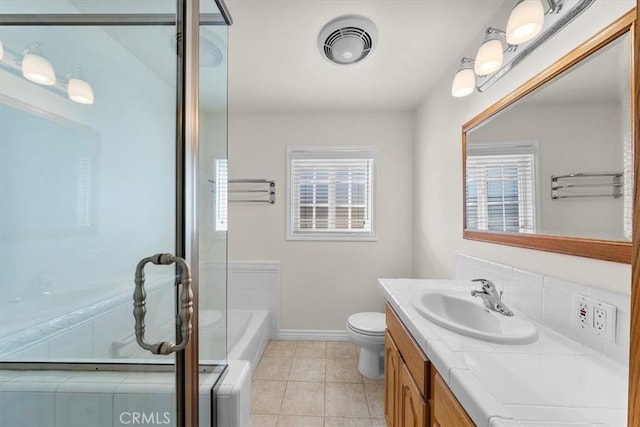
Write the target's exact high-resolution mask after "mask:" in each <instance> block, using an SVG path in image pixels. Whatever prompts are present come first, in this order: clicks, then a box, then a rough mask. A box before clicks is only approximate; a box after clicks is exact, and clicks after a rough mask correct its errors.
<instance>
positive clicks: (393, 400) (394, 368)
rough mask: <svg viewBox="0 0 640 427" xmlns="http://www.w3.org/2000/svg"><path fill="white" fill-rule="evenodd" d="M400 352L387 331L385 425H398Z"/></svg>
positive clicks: (385, 347) (385, 342)
mask: <svg viewBox="0 0 640 427" xmlns="http://www.w3.org/2000/svg"><path fill="white" fill-rule="evenodd" d="M400 363H402V362H401V359H400V353H399V352H398V348H397V347H396V343H395V342H393V339H392V338H391V334H389V332H388V331H387V332H386V333H385V339H384V417H385V419H386V420H387V426H389V427H399V426H400V424H399V423H398V409H397V408H398V395H399V386H400V378H399V377H400Z"/></svg>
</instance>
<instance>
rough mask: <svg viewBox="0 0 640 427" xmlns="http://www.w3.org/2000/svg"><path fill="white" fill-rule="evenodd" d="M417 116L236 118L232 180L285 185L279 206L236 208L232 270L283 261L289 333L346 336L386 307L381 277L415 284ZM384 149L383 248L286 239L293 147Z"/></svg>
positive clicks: (283, 313) (379, 209)
mask: <svg viewBox="0 0 640 427" xmlns="http://www.w3.org/2000/svg"><path fill="white" fill-rule="evenodd" d="M412 130H413V124H412V117H411V114H410V113H384V114H382V113H376V114H366V113H362V114H265V115H231V116H230V119H229V169H230V178H232V179H234V178H235V179H239V178H266V179H273V180H275V181H276V203H275V205H266V204H265V205H262V204H251V205H246V204H244V205H243V204H232V205H231V206H230V210H229V218H230V220H229V259H230V260H231V261H280V265H281V276H280V277H281V279H280V280H281V282H280V328H281V329H296V330H344V323H345V321H346V319H347V317H348V316H349V314H351V313H354V312H357V311H365V310H376V311H382V310H383V308H384V304H383V298H382V296H381V295H380V293H379V292H378V288H377V282H376V279H377V278H378V277H407V276H410V275H411V259H412V257H411V241H412V229H411V224H412V199H411V197H412V167H411V165H412V161H411V156H412V140H413V139H412V138H413V135H412ZM302 144H310V145H360V144H361V145H375V146H377V147H378V156H379V157H378V158H379V161H378V177H377V189H376V214H377V227H378V229H377V231H378V241H376V242H313V241H287V240H285V204H286V201H285V188H286V180H285V174H286V147H287V145H302Z"/></svg>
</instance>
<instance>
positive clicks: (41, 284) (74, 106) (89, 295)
mask: <svg viewBox="0 0 640 427" xmlns="http://www.w3.org/2000/svg"><path fill="white" fill-rule="evenodd" d="M180 3H181V2H178V1H176V0H163V1H136V2H132V1H112V0H109V1H87V0H82V1H80V0H68V1H62V0H46V1H44V0H42V1H23V0H21V1H12V0H2V1H0V43H1V44H2V49H1V50H0V425H12V426H13V425H16V426H31V425H38V426H49V425H51V426H54V425H60V426H63V425H64V426H67V425H95V426H103V425H104V426H112V425H127V424H131V423H132V422H134V420H133V418H131V417H133V416H135V415H133V414H136V413H139V414H140V415H139V416H143V415H144V414H146V415H145V416H146V420H147V421H149V420H151V419H152V420H153V421H154V422H155V423H157V424H164V425H175V424H176V422H177V416H176V413H175V411H174V408H175V406H176V392H175V386H174V385H173V384H174V376H175V375H174V371H175V366H176V365H175V364H176V357H175V355H173V354H172V355H168V356H157V355H152V354H150V353H149V352H146V351H144V350H142V349H141V348H140V347H139V346H138V344H137V343H136V339H135V335H134V318H133V315H132V311H133V304H132V293H133V289H134V281H133V279H134V271H135V267H136V264H137V263H138V261H139V260H140V259H142V258H144V257H148V256H150V255H153V254H156V253H163V252H166V253H173V254H178V252H179V251H180V248H184V247H185V246H186V245H187V243H186V242H185V240H186V239H187V237H186V236H185V234H186V233H184V232H183V231H181V229H182V227H183V226H184V224H183V221H184V217H185V216H187V215H189V213H188V212H181V211H180V206H182V204H181V200H180V199H181V197H180V195H181V187H182V186H183V176H188V175H189V174H195V173H197V177H198V179H197V182H196V184H195V185H196V187H197V189H198V194H197V198H198V199H199V200H197V201H196V202H195V203H194V204H193V205H195V206H198V212H197V215H195V217H196V218H197V222H196V224H198V228H199V229H200V231H199V234H200V238H199V240H198V242H199V244H198V246H199V249H200V253H199V257H198V256H197V254H196V255H195V259H199V262H198V263H196V265H193V264H192V265H191V269H192V271H193V273H194V277H196V278H198V277H199V283H198V287H199V292H197V293H196V298H199V308H200V311H199V332H200V334H201V335H202V339H201V341H200V345H199V350H200V352H199V354H200V366H201V371H202V372H203V373H202V374H200V399H198V400H199V401H200V402H203V403H209V404H210V403H211V396H210V393H211V389H212V388H213V385H214V384H216V382H217V381H218V380H219V379H220V373H221V372H222V371H223V368H224V366H225V364H226V278H227V273H226V261H227V260H226V254H227V252H226V227H225V228H224V229H222V228H220V227H216V223H215V220H216V218H217V216H216V213H217V212H222V209H223V208H224V209H226V199H225V197H226V194H219V193H215V192H214V190H215V188H216V187H215V185H214V184H213V183H212V181H215V179H216V176H217V175H216V174H219V173H220V171H219V170H218V169H217V166H218V165H220V164H222V163H224V164H225V166H226V154H227V141H226V132H227V130H226V126H227V120H226V114H227V112H226V102H227V92H226V87H227V68H226V66H227V65H226V64H227V62H226V61H227V58H226V57H227V48H226V46H227V31H226V27H225V26H220V24H224V23H225V19H224V17H223V16H222V15H221V13H220V11H219V10H218V7H217V5H216V3H215V2H214V1H213V0H211V1H203V7H202V12H203V13H206V14H207V15H206V17H203V20H202V22H203V24H202V28H201V30H200V32H201V37H200V50H201V54H200V58H199V61H200V63H201V64H200V80H201V85H200V87H201V90H200V113H199V117H200V129H199V132H200V146H199V150H198V149H196V150H195V151H194V153H193V155H194V156H196V157H197V158H196V159H195V163H196V164H199V165H200V170H199V171H196V170H195V169H190V168H189V166H188V165H189V162H188V161H185V165H186V166H185V170H184V174H183V171H182V166H181V161H182V152H181V150H180V144H179V143H178V142H177V135H180V134H181V133H182V132H184V129H181V128H180V126H185V120H184V117H183V116H182V114H184V111H183V108H182V106H181V100H180V96H181V90H180V88H181V85H182V84H183V80H182V79H183V78H184V76H183V75H181V73H180V72H179V65H180V58H179V56H178V55H177V51H178V48H177V45H178V43H179V41H180V38H181V37H180V36H178V33H179V30H178V28H179V27H178V24H177V21H178V19H177V12H178V9H177V7H178V5H180ZM71 15H73V16H71ZM69 16H71V19H72V24H69V22H65V20H66V19H67V18H68V17H69ZM16 17H20V18H21V19H25V18H29V17H31V18H32V19H31V20H30V21H27V20H25V22H23V23H22V24H20V25H18V24H16V22H15V21H12V19H16ZM85 17H86V20H85V21H83V18H85ZM194 59H195V58H194ZM197 68H198V67H196V69H197ZM196 148H197V147H196ZM186 160H188V159H186ZM225 172H226V169H225ZM187 206H192V205H191V204H189V203H187ZM218 217H219V216H218ZM225 220H226V216H225ZM193 237H194V234H191V238H193ZM197 237H198V234H197V232H196V234H195V238H197ZM145 273H146V290H147V303H146V309H147V314H146V319H145V323H146V341H148V342H156V341H173V342H175V341H176V339H175V314H176V312H175V307H174V304H175V302H174V301H175V298H176V289H175V286H174V282H175V267H174V266H153V265H148V266H147V267H146V268H145ZM192 339H193V340H198V334H197V333H194V334H193V335H192ZM196 348H197V347H196ZM27 362H28V363H27ZM52 371H55V372H52ZM102 371H107V372H102ZM30 378H31V379H30ZM9 383H11V384H9ZM203 385H204V386H205V387H204V388H203ZM206 386H208V387H209V388H208V389H207V388H206ZM207 390H209V391H207ZM34 396H37V397H34ZM178 400H179V399H178ZM205 406H206V405H205ZM207 411H209V412H207ZM78 414H84V415H83V416H81V417H80V418H78ZM149 417H151V418H149ZM200 421H201V425H208V423H210V422H211V421H212V420H211V412H210V408H206V407H205V410H204V411H203V410H202V408H201V411H200Z"/></svg>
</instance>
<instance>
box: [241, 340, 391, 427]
mask: <svg viewBox="0 0 640 427" xmlns="http://www.w3.org/2000/svg"><path fill="white" fill-rule="evenodd" d="M251 412H252V416H253V425H254V427H263V426H269V427H289V426H295V427H315V426H319V427H323V426H324V427H329V426H349V427H351V426H353V427H360V426H367V427H383V426H386V423H385V420H384V385H383V382H382V380H370V379H368V378H366V377H363V376H362V375H360V372H358V353H357V347H356V346H355V345H354V344H353V343H351V342H346V341H339V342H338V341H336V342H333V341H270V342H269V345H268V346H267V349H266V350H265V352H264V354H263V356H262V359H261V360H260V362H259V363H258V366H257V367H256V370H255V372H254V374H253V378H252V383H251Z"/></svg>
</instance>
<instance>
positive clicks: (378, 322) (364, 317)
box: [347, 311, 387, 335]
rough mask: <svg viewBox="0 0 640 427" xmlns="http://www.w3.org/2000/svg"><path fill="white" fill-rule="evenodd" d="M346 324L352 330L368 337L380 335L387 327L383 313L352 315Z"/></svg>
mask: <svg viewBox="0 0 640 427" xmlns="http://www.w3.org/2000/svg"><path fill="white" fill-rule="evenodd" d="M347 323H348V324H349V326H350V327H351V328H352V329H355V330H356V331H362V332H364V333H366V334H369V335H382V334H384V330H385V329H386V327H387V322H386V321H385V315H384V313H377V312H370V311H368V312H364V313H355V314H352V315H351V316H349V318H348V319H347Z"/></svg>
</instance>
